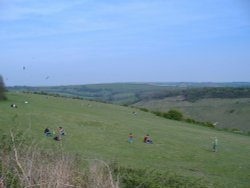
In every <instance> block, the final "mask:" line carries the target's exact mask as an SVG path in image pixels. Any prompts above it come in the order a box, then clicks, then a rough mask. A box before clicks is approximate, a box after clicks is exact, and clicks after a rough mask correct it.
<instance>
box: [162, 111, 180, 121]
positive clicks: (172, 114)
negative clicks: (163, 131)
mask: <svg viewBox="0 0 250 188" xmlns="http://www.w3.org/2000/svg"><path fill="white" fill-rule="evenodd" d="M165 117H166V118H168V119H174V120H178V121H180V120H182V118H183V115H182V113H181V112H179V111H177V110H169V111H168V113H166V116H165Z"/></svg>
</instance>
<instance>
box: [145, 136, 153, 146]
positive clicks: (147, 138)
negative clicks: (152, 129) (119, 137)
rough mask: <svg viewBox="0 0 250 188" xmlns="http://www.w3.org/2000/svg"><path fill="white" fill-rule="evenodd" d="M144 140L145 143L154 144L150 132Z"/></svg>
mask: <svg viewBox="0 0 250 188" xmlns="http://www.w3.org/2000/svg"><path fill="white" fill-rule="evenodd" d="M143 142H144V143H145V144H153V141H152V140H151V138H150V137H149V134H147V135H146V136H144V139H143Z"/></svg>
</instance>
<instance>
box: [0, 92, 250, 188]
mask: <svg viewBox="0 0 250 188" xmlns="http://www.w3.org/2000/svg"><path fill="white" fill-rule="evenodd" d="M8 98H9V101H5V102H1V103H0V126H1V129H2V131H3V132H6V133H8V130H9V129H18V130H24V131H25V132H26V134H29V135H33V136H34V137H35V139H34V140H32V141H31V142H36V143H38V145H39V146H40V147H43V148H44V149H51V148H53V147H57V146H60V147H61V146H62V148H63V150H65V151H66V152H70V153H78V154H80V156H81V157H82V158H90V159H104V160H107V161H115V162H117V163H118V164H119V165H121V166H124V167H131V168H135V169H139V168H149V169H157V170H158V171H171V172H176V173H178V174H181V175H184V176H188V177H198V178H202V179H204V180H206V181H207V182H208V186H210V187H248V186H249V184H250V178H249V177H250V170H249V169H250V163H249V159H250V147H249V145H250V137H247V136H242V135H237V134H232V133H227V132H223V131H216V130H213V129H209V128H204V127H199V126H195V125H190V124H185V123H180V122H176V121H170V120H166V119H163V118H160V117H157V116H154V115H153V114H151V113H145V112H141V111H137V110H136V109H133V108H126V107H122V106H116V105H111V104H103V103H97V102H90V101H84V100H73V99H65V98H55V97H48V98H47V97H46V96H39V95H31V94H13V93H9V94H8ZM26 100H27V101H28V102H29V103H28V104H25V103H24V101H26ZM11 103H16V104H17V105H18V108H16V109H15V108H10V104H11ZM134 111H135V112H137V115H133V112H134ZM59 126H62V127H64V129H65V131H66V132H67V135H66V136H65V137H64V138H63V140H62V141H61V142H55V141H53V140H52V138H48V137H45V136H44V135H43V130H44V128H45V127H49V128H51V129H54V130H56V129H57V128H58V127H59ZM129 132H133V133H134V134H135V142H134V143H132V144H129V143H128V142H127V136H128V133H129ZM147 133H149V134H150V135H151V137H152V139H153V141H154V144H152V145H146V144H143V143H142V139H143V136H144V135H145V134H147ZM215 136H217V137H218V139H219V148H218V152H215V153H214V152H211V142H212V140H211V137H215Z"/></svg>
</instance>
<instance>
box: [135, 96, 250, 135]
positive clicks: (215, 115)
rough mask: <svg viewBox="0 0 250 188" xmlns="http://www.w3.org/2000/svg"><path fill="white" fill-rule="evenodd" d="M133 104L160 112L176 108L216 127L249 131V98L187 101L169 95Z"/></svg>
mask: <svg viewBox="0 0 250 188" xmlns="http://www.w3.org/2000/svg"><path fill="white" fill-rule="evenodd" d="M133 106H136V107H139V108H147V109H149V110H151V111H162V112H167V111H168V110H170V109H177V110H179V111H180V112H182V113H183V114H184V115H185V116H186V117H191V118H192V119H195V120H198V121H203V122H206V121H209V122H212V123H215V126H216V127H217V128H225V129H235V130H236V129H238V130H243V131H245V132H248V131H250V126H249V122H250V116H249V114H250V98H239V99H218V98H214V99H202V100H197V101H195V102H189V101H184V100H182V98H178V97H169V98H165V99H161V100H149V101H140V102H138V103H136V104H134V105H133Z"/></svg>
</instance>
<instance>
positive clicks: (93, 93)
mask: <svg viewBox="0 0 250 188" xmlns="http://www.w3.org/2000/svg"><path fill="white" fill-rule="evenodd" d="M8 90H10V91H25V92H31V93H38V94H45V95H55V96H58V95H63V96H68V97H74V98H83V99H88V100H94V101H101V102H105V103H112V104H119V105H126V106H133V107H139V108H147V109H148V110H151V111H161V112H167V111H168V110H170V109H177V110H179V111H180V112H181V113H183V115H184V116H185V117H188V118H192V119H195V120H197V121H201V122H211V123H214V125H215V127H216V128H221V129H228V130H234V131H243V132H245V133H247V132H249V131H250V126H249V122H250V116H249V115H248V114H249V112H250V105H249V100H250V84H249V83H248V82H235V83H234V82H233V83H186V82H183V83H116V84H93V85H75V86H74V85H73V86H56V87H24V86H17V87H9V88H8Z"/></svg>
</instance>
